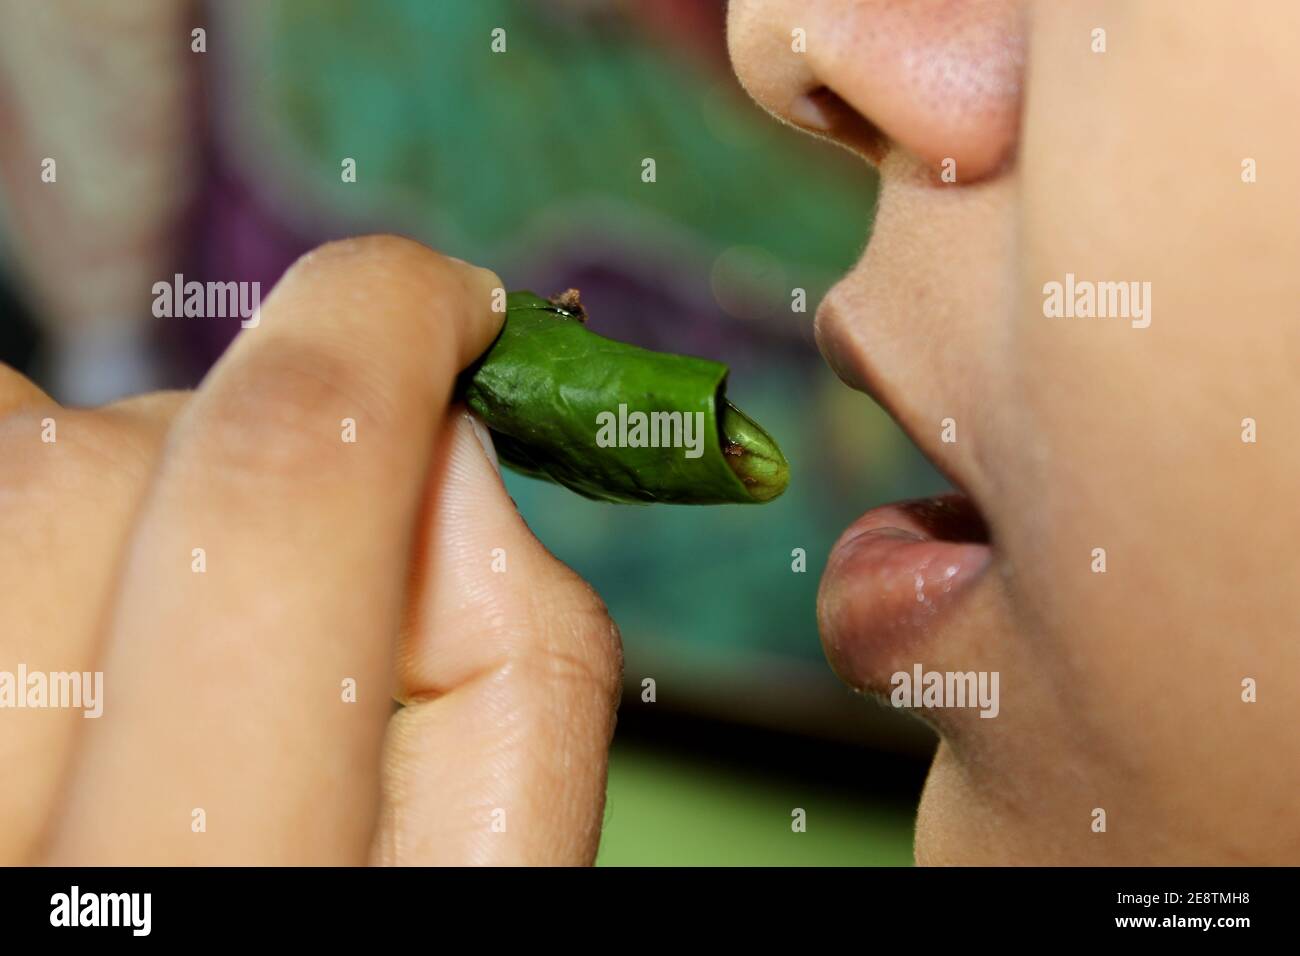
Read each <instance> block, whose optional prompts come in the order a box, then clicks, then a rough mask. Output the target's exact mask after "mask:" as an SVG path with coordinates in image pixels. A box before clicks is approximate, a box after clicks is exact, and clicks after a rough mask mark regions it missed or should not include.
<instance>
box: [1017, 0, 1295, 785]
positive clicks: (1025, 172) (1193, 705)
mask: <svg viewBox="0 0 1300 956" xmlns="http://www.w3.org/2000/svg"><path fill="white" fill-rule="evenodd" d="M1156 8H1159V9H1156ZM1188 16H1190V15H1184V16H1182V17H1180V16H1178V12H1177V10H1176V8H1173V7H1172V6H1171V7H1164V6H1163V5H1152V8H1151V9H1144V10H1142V11H1141V12H1140V13H1139V12H1138V10H1136V9H1135V8H1132V7H1127V6H1112V7H1111V8H1110V9H1109V11H1108V12H1107V11H1105V10H1103V11H1101V12H1098V11H1097V10H1095V9H1088V10H1084V11H1083V12H1079V13H1076V12H1075V11H1074V10H1073V9H1072V8H1069V7H1066V6H1065V5H1061V6H1059V7H1058V6H1055V5H1048V4H1045V5H1042V7H1040V14H1039V16H1038V17H1037V18H1036V20H1035V34H1034V36H1033V37H1032V41H1031V50H1033V51H1035V52H1034V55H1033V57H1032V60H1031V64H1030V75H1031V77H1032V81H1031V84H1030V88H1029V95H1028V99H1027V102H1026V109H1025V117H1024V127H1023V133H1022V146H1021V152H1020V157H1019V176H1020V182H1021V195H1020V209H1021V215H1020V226H1019V244H1020V250H1019V253H1018V258H1019V262H1020V263H1021V267H1022V271H1021V274H1020V275H1019V277H1018V293H1017V298H1018V303H1019V308H1018V311H1017V315H1016V317H1015V319H1014V321H1013V323H1012V326H1011V342H1010V343H1009V352H1008V355H1009V359H1008V363H1009V372H1008V379H1007V381H1008V388H1009V390H1010V395H1009V400H1008V401H1006V402H1005V403H1004V411H1005V412H1006V417H1005V419H1004V424H1003V425H1002V426H1000V427H999V429H998V430H997V431H996V433H995V437H994V441H995V442H996V443H997V452H998V454H999V455H1000V456H1003V457H1004V458H1005V465H1004V467H1003V471H1002V475H1003V479H1004V482H1005V489H1006V490H1005V494H1004V496H1003V500H1004V502H1011V503H1012V504H1013V505H1014V509H1013V510H1012V511H1011V513H1010V514H1009V515H1008V520H1007V521H1006V523H1005V529H1004V530H1005V533H1004V540H1003V542H1002V544H1003V545H1004V546H1005V549H1006V552H1007V554H1008V557H1009V560H1010V562H1011V564H1012V566H1013V568H1014V574H1015V577H1016V585H1017V586H1016V589H1015V590H1016V594H1017V599H1018V609H1019V611H1020V612H1021V613H1022V615H1023V620H1022V622H1021V624H1022V626H1023V627H1024V629H1025V630H1026V632H1027V633H1028V634H1030V635H1031V636H1033V637H1035V639H1041V640H1043V641H1045V642H1047V643H1048V644H1049V645H1050V646H1051V647H1052V648H1053V659H1054V661H1055V662H1056V666H1057V667H1058V673H1056V674H1055V675H1052V679H1053V680H1055V681H1057V682H1059V683H1060V684H1061V685H1062V686H1065V685H1067V684H1068V685H1069V686H1071V687H1074V688H1076V689H1079V690H1080V691H1081V692H1082V693H1083V694H1084V695H1086V696H1085V697H1084V699H1086V700H1088V701H1089V702H1090V707H1091V710H1092V711H1093V714H1094V717H1095V719H1096V720H1097V721H1098V722H1099V723H1100V724H1101V725H1102V729H1105V727H1106V726H1110V727H1111V729H1112V730H1116V731H1117V732H1116V734H1115V735H1114V738H1113V739H1111V740H1108V741H1106V742H1105V746H1114V747H1115V748H1117V749H1126V750H1129V751H1132V752H1139V751H1142V750H1144V749H1145V750H1147V752H1148V755H1149V756H1150V758H1151V760H1150V763H1149V764H1148V766H1151V767H1152V768H1153V772H1160V771H1161V768H1162V766H1163V767H1164V769H1169V768H1170V767H1172V766H1173V765H1174V764H1175V763H1179V764H1182V765H1184V766H1188V767H1190V766H1197V765H1204V764H1203V762H1202V759H1201V758H1207V759H1214V760H1216V761H1217V762H1219V763H1220V764H1221V763H1222V761H1223V759H1224V758H1223V754H1222V752H1221V751H1217V750H1215V749H1214V746H1215V742H1220V743H1221V742H1222V741H1221V739H1220V736H1221V735H1220V734H1219V733H1218V732H1217V730H1216V728H1222V727H1224V726H1232V725H1233V723H1232V722H1233V721H1237V720H1239V719H1240V713H1241V709H1240V706H1239V702H1238V700H1237V694H1236V693H1235V692H1234V690H1233V689H1234V688H1235V687H1236V686H1237V684H1238V682H1239V680H1240V677H1241V675H1242V674H1244V673H1248V672H1249V671H1250V669H1251V668H1257V669H1263V670H1265V671H1270V672H1276V670H1277V664H1278V657H1277V656H1276V655H1279V654H1283V653H1288V654H1292V655H1293V654H1294V652H1290V651H1284V648H1287V647H1289V646H1292V645H1293V644H1294V639H1293V638H1287V637H1286V635H1285V633H1284V631H1285V627H1284V622H1287V621H1292V622H1293V621H1294V620H1296V619H1300V602H1298V601H1297V599H1296V598H1294V597H1291V596H1289V595H1284V594H1281V593H1279V590H1280V589H1279V588H1278V587H1276V581H1277V580H1279V577H1278V575H1279V572H1280V571H1281V572H1282V573H1285V574H1289V575H1292V576H1294V575H1295V573H1296V572H1297V570H1298V567H1297V566H1298V564H1300V559H1297V557H1296V549H1295V547H1294V544H1293V542H1294V537H1295V534H1296V533H1297V531H1298V530H1300V528H1297V525H1298V524H1300V522H1298V521H1297V519H1296V517H1295V514H1294V510H1293V509H1287V510H1286V513H1285V514H1279V513H1278V509H1277V507H1276V504H1275V503H1276V502H1278V501H1281V500H1290V498H1291V497H1292V494H1293V493H1292V492H1291V491H1288V490H1287V489H1288V485H1289V483H1290V482H1292V481H1293V476H1294V474H1296V473H1297V470H1298V469H1300V459H1298V458H1297V451H1296V447H1297V443H1296V442H1295V441H1294V440H1291V439H1288V440H1285V441H1283V440H1281V439H1282V435H1280V434H1278V433H1277V432H1275V433H1274V438H1275V439H1277V441H1275V442H1274V443H1273V444H1272V446H1271V447H1268V448H1264V447H1261V446H1260V445H1258V444H1256V445H1251V444H1247V443H1245V442H1243V441H1242V434H1243V429H1242V421H1243V419H1244V418H1247V417H1250V418H1254V419H1257V420H1258V421H1261V422H1262V421H1263V420H1264V419H1268V420H1270V421H1272V422H1274V424H1275V427H1279V428H1281V429H1283V430H1286V429H1287V428H1288V427H1291V428H1293V427H1294V426H1293V425H1291V424H1290V423H1291V422H1292V421H1293V419H1294V408H1295V402H1296V385H1295V376H1294V371H1293V368H1294V361H1295V358H1294V356H1295V353H1294V352H1292V353H1291V354H1290V356H1288V354H1287V351H1288V350H1287V348H1286V346H1285V342H1286V341H1287V338H1288V336H1289V335H1291V334H1292V333H1291V332H1290V331H1289V328H1290V326H1289V325H1287V324H1286V322H1285V321H1284V320H1283V316H1284V315H1286V314H1290V315H1292V316H1293V315H1294V302H1295V301H1296V299H1297V297H1298V296H1300V289H1298V288H1297V280H1296V278H1295V276H1296V270H1295V269H1294V261H1295V260H1296V257H1297V252H1298V250H1297V249H1296V240H1295V236H1294V233H1295V228H1294V222H1290V223H1289V224H1288V223H1287V222H1285V221H1284V218H1285V214H1284V213H1282V212H1281V210H1282V209H1287V210H1294V209H1296V208H1300V195H1298V193H1300V190H1298V189H1297V186H1296V185H1295V184H1294V183H1293V182H1288V183H1286V184H1282V183H1279V184H1278V185H1277V186H1276V188H1274V190H1273V192H1272V194H1271V195H1270V197H1269V198H1268V199H1267V201H1262V200H1261V199H1260V198H1259V197H1260V194H1259V193H1253V192H1250V191H1249V190H1250V188H1251V187H1248V186H1245V185H1243V183H1242V181H1241V177H1240V170H1241V167H1240V162H1241V156H1240V155H1239V154H1240V153H1241V151H1242V147H1241V144H1242V143H1243V142H1249V143H1251V144H1252V149H1257V150H1259V151H1261V152H1263V151H1269V152H1273V151H1277V154H1278V155H1283V154H1285V155H1294V154H1295V151H1296V149H1297V146H1298V145H1300V144H1298V143H1297V142H1296V139H1297V137H1296V134H1295V133H1294V132H1293V131H1292V130H1291V129H1290V127H1288V125H1287V124H1285V123H1278V122H1277V119H1276V117H1273V118H1272V119H1268V118H1267V117H1265V116H1262V115H1257V114H1256V109H1257V108H1256V107H1255V106H1252V105H1251V103H1252V102H1253V101H1257V100H1258V99H1259V98H1260V91H1261V89H1262V87H1260V86H1259V85H1258V84H1257V83H1256V82H1255V81H1256V79H1258V77H1255V76H1253V74H1258V73H1259V69H1258V68H1253V67H1252V66H1251V65H1250V64H1251V57H1252V56H1258V53H1255V54H1251V53H1250V52H1249V51H1248V50H1246V49H1244V48H1243V49H1241V50H1235V51H1234V50H1233V47H1232V42H1233V41H1231V40H1226V41H1219V40H1215V39H1214V35H1215V34H1216V32H1217V31H1222V32H1219V33H1218V35H1219V36H1231V35H1234V34H1233V31H1231V30H1229V29H1228V27H1227V25H1226V24H1218V25H1217V26H1216V25H1214V24H1208V25H1207V24H1204V23H1200V22H1197V23H1195V24H1191V25H1189V21H1188V19H1187V17H1188ZM1100 22H1104V23H1105V24H1106V25H1107V28H1108V46H1109V49H1108V51H1107V52H1106V53H1104V54H1096V53H1093V52H1092V50H1091V49H1090V45H1089V42H1088V38H1089V36H1090V33H1091V30H1092V28H1093V27H1094V26H1095V25H1096V23H1100ZM1252 29H1253V27H1252ZM1189 30H1194V31H1195V34H1196V35H1195V36H1192V35H1189V32H1188V31H1189ZM1260 35H1265V34H1263V33H1261V34H1260ZM1189 50H1191V51H1192V52H1189ZM1192 55H1195V56H1198V57H1201V56H1204V57H1208V58H1209V59H1211V60H1214V61H1216V62H1218V61H1220V60H1222V61H1225V62H1222V63H1220V64H1219V65H1220V66H1221V67H1222V69H1216V70H1214V71H1208V70H1198V71H1196V76H1195V77H1191V78H1189V79H1188V81H1187V84H1183V85H1180V87H1179V88H1178V89H1177V90H1175V89H1174V88H1173V87H1171V86H1170V84H1168V83H1165V82H1162V81H1161V80H1160V79H1159V78H1160V77H1166V76H1171V75H1175V74H1178V75H1183V74H1184V73H1185V65H1184V61H1185V60H1186V59H1187V58H1188V57H1189V56H1192ZM1202 76H1204V79H1201V78H1200V77H1202ZM1225 77H1227V78H1229V79H1227V80H1225ZM1232 77H1240V78H1243V79H1241V81H1240V83H1239V84H1238V85H1236V86H1234V81H1233V80H1232V79H1231V78H1232ZM1225 87H1226V88H1225ZM1265 99H1267V97H1265ZM1274 105H1275V106H1276V105H1277V104H1276V102H1275V103H1274ZM1243 112H1245V113H1246V114H1255V115H1247V117H1246V118H1244V119H1243V118H1242V115H1241V114H1242V113H1243ZM1207 115H1212V116H1214V117H1215V118H1216V119H1215V124H1214V126H1213V127H1209V128H1207V125H1206V123H1205V117H1206V116H1207ZM1238 126H1240V128H1237V127H1238ZM1248 127H1249V128H1248ZM1273 204H1276V206H1277V209H1276V210H1275V209H1273V208H1272V206H1273ZM1288 263H1289V264H1288ZM1069 276H1073V277H1074V280H1073V281H1074V283H1075V286H1074V288H1075V295H1074V296H1073V297H1072V298H1073V302H1074V306H1075V308H1074V311H1075V312H1076V313H1077V312H1080V311H1086V310H1087V308H1088V306H1087V304H1086V303H1087V293H1086V290H1083V289H1082V286H1081V285H1080V284H1081V283H1091V284H1093V285H1094V290H1093V291H1094V293H1096V294H1095V295H1094V298H1093V305H1092V310H1093V312H1094V313H1098V312H1101V311H1102V308H1101V301H1102V296H1101V292H1100V285H1099V284H1100V283H1124V284H1127V285H1128V287H1129V291H1130V293H1131V294H1134V295H1137V294H1140V295H1141V305H1140V306H1139V305H1138V300H1136V299H1131V300H1130V303H1129V306H1128V309H1127V311H1123V309H1122V306H1123V300H1122V298H1119V299H1117V300H1115V301H1116V303H1117V304H1118V305H1119V306H1120V307H1121V312H1122V314H1121V315H1119V316H1115V317H1102V316H1100V315H1097V314H1094V315H1093V317H1082V316H1079V315H1075V316H1070V315H1069V314H1068V313H1067V315H1066V316H1065V317H1048V316H1047V315H1045V314H1044V307H1045V303H1046V304H1048V307H1049V308H1051V307H1052V303H1051V302H1049V295H1048V294H1046V293H1045V291H1044V286H1045V284H1048V283H1059V284H1060V286H1061V290H1062V300H1063V304H1064V305H1065V306H1066V307H1067V308H1068V307H1069V304H1070V299H1071V297H1070V296H1068V294H1067V293H1066V290H1068V289H1069V287H1070V280H1069V278H1068V277H1069ZM1135 283H1136V285H1134V284H1135ZM1139 290H1140V292H1139ZM1288 310H1289V312H1288ZM1142 312H1145V314H1141V313H1142ZM1147 323H1149V324H1147ZM1144 325H1145V327H1142V326H1144ZM1288 475H1290V476H1291V477H1290V478H1288ZM1279 556H1285V557H1282V558H1279ZM1103 561H1104V562H1105V564H1104V567H1105V570H1104V572H1103V571H1102V570H1101V567H1102V563H1101V562H1103ZM1246 622H1249V629H1250V631H1251V634H1252V639H1251V640H1250V641H1249V642H1236V641H1232V640H1230V638H1231V636H1232V635H1235V634H1239V633H1240V632H1241V629H1242V627H1243V626H1244V625H1245V623H1246ZM1288 641H1289V642H1290V643H1288ZM1270 654H1273V655H1274V656H1272V657H1270ZM1161 687H1163V688H1168V689H1169V692H1168V693H1167V694H1165V695H1164V696H1162V698H1161V700H1162V703H1161V706H1159V707H1146V706H1143V705H1142V704H1141V703H1140V702H1141V701H1142V700H1145V699H1149V698H1150V696H1151V695H1152V694H1153V693H1154V692H1155V691H1154V689H1155V688H1161ZM1210 688H1217V691H1216V692H1215V693H1213V694H1212V695H1210V696H1211V700H1210V703H1208V704H1207V703H1206V697H1205V695H1204V694H1202V693H1201V692H1200V691H1202V690H1206V689H1210ZM1119 728H1127V729H1126V730H1125V731H1124V733H1123V734H1120V733H1118V729H1119ZM1189 731H1190V732H1191V734H1190V738H1191V739H1190V740H1189ZM1227 749H1229V750H1231V749H1232V748H1230V747H1229V748H1227ZM1237 749H1238V750H1239V751H1240V748H1237ZM1199 751H1204V752H1203V753H1200V752H1199ZM1252 753H1258V750H1257V749H1255V748H1248V749H1246V750H1245V751H1242V752H1241V753H1240V759H1241V760H1243V761H1244V760H1248V759H1249V757H1248V755H1249V754H1252ZM1216 754H1217V756H1215V755H1216ZM1171 772H1172V771H1171Z"/></svg>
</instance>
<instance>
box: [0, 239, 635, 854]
mask: <svg viewBox="0 0 1300 956" xmlns="http://www.w3.org/2000/svg"><path fill="white" fill-rule="evenodd" d="M500 287H501V282H500V280H499V279H498V278H497V276H496V275H494V274H493V273H491V272H489V271H487V270H483V269H477V268H475V267H473V266H469V265H466V264H464V263H461V262H459V261H458V260H452V259H447V258H444V257H442V256H440V255H438V254H436V253H434V252H432V251H430V250H428V249H426V248H425V247H423V246H421V245H419V244H417V243H414V242H411V241H409V240H405V239H398V238H395V237H385V236H377V237H369V238H364V239H355V240H347V241H344V242H339V243H331V244H329V245H327V246H324V247H322V248H321V249H318V250H316V251H315V252H313V253H310V254H308V255H307V256H305V257H304V258H303V259H301V260H300V261H299V262H298V263H297V264H296V265H295V266H294V267H293V268H292V269H290V270H289V272H288V273H286V275H285V277H284V278H283V279H282V280H281V281H280V283H279V284H278V285H277V286H276V288H275V290H274V291H273V292H272V294H271V295H270V297H269V298H268V299H267V300H266V302H265V304H264V306H263V310H262V319H261V322H260V323H259V324H258V325H257V326H256V327H254V328H249V329H246V330H245V331H244V332H243V333H242V335H241V336H240V337H239V338H238V339H237V340H236V341H235V343H234V344H233V345H232V346H231V348H230V349H229V350H228V351H227V353H226V355H225V356H224V357H223V358H222V359H221V361H220V362H219V363H218V364H217V365H216V366H215V367H214V369H213V370H212V371H211V372H210V373H209V374H208V376H207V377H206V378H205V379H204V381H203V383H202V384H201V385H200V387H199V388H198V389H197V390H196V391H195V392H193V393H180V392H165V393H154V394H151V395H145V396H142V397H138V398H133V399H129V400H126V401H122V402H119V403H116V404H114V405H110V406H108V407H105V408H101V409H94V410H87V409H65V408H60V407H58V406H57V405H56V404H55V403H54V402H52V401H51V400H50V399H49V398H48V397H47V396H45V395H44V394H43V393H42V392H41V391H40V390H39V389H37V388H36V387H35V386H34V385H33V384H32V383H30V382H29V381H27V380H26V379H24V378H23V377H22V376H20V375H19V374H17V373H16V372H14V371H13V370H12V369H9V368H7V367H6V366H3V365H0V461H3V463H4V467H3V468H2V469H0V527H3V528H4V529H5V533H4V536H3V539H0V580H2V581H3V582H4V603H3V605H2V606H0V670H7V671H10V672H14V671H16V669H17V666H18V665H19V664H20V663H21V664H25V665H26V667H27V670H28V672H29V673H31V672H52V671H58V672H68V671H96V670H102V671H103V673H104V679H103V684H104V698H103V705H102V709H103V712H102V716H100V717H98V718H96V719H85V718H83V716H82V712H81V711H80V710H73V709H10V708H6V709H4V710H0V724H2V726H3V733H0V765H2V766H4V767H6V768H7V770H8V772H7V773H6V774H5V777H4V785H3V786H0V820H3V821H4V825H3V826H0V864H18V863H66V864H77V865H94V864H198V863H203V864H285V863H292V864H357V863H365V862H368V861H369V862H376V863H396V864H435V863H437V864H442V863H451V864H469V863H496V864H515V863H521V864H522V863H560V864H564V863H569V864H578V863H590V862H591V861H592V860H593V859H594V857H595V852H596V846H597V840H598V835H599V828H600V821H601V811H602V807H603V801H604V788H605V766H606V754H607V748H608V744H609V740H610V737H611V734H612V732H613V721H614V708H615V704H616V701H617V696H618V688H619V677H620V670H621V666H620V665H621V658H620V652H619V643H618V637H617V632H616V630H615V629H614V626H613V624H612V623H611V622H610V619H609V617H608V615H607V613H606V611H605V608H604V605H603V604H602V603H601V601H600V599H599V598H598V597H597V596H596V595H595V594H594V592H593V591H592V590H591V588H590V587H588V586H587V585H586V584H585V583H583V582H582V581H581V580H580V579H579V578H578V577H577V575H575V574H574V573H573V572H572V571H570V570H569V569H568V568H566V567H565V566H564V565H562V564H561V563H560V562H558V561H557V560H556V559H555V558H553V557H552V556H551V555H550V554H549V553H547V552H546V550H545V549H544V548H543V547H542V546H541V545H540V544H539V543H538V542H537V541H536V539H535V538H533V537H532V535H531V534H530V533H529V531H528V529H527V528H526V526H525V525H524V523H523V520H522V519H521V518H520V516H519V514H518V513H517V512H516V511H515V509H514V506H513V504H512V502H511V501H510V498H509V496H508V495H507V494H506V491H505V488H504V486H503V485H502V483H501V480H500V476H499V474H498V473H497V472H496V471H495V470H494V460H493V459H492V458H490V457H489V455H488V454H485V450H488V449H490V442H489V443H487V444H486V445H485V444H481V443H480V441H479V440H478V439H477V438H476V434H475V429H474V427H473V426H472V424H471V423H470V421H469V419H468V418H467V417H466V416H465V413H464V412H463V410H461V409H457V408H455V407H449V402H450V398H451V394H452V388H453V383H454V379H455V376H456V374H457V373H458V372H459V371H460V370H461V369H463V368H465V367H466V366H467V365H468V364H469V363H470V362H472V361H473V360H474V359H475V358H477V357H478V356H479V355H480V354H482V352H483V351H484V350H485V349H486V348H487V347H488V345H489V344H490V343H491V341H492V339H493V337H494V336H495V335H496V333H497V331H498V330H499V329H500V325H501V321H502V315H501V314H500V313H497V312H493V311H492V309H491V301H492V292H493V290H494V289H499V288H500ZM345 419H352V420H353V421H354V422H355V429H356V430H355V441H354V442H349V441H345V440H344V428H345V423H344V420H345ZM50 422H52V423H53V428H54V431H53V433H52V434H53V437H54V438H55V439H56V440H55V441H53V442H50V441H48V440H45V436H47V435H49V434H50V432H49V431H48V429H49V427H50ZM483 434H484V435H486V430H484V431H483ZM196 548H202V549H203V570H202V573H198V572H196V557H195V554H194V549H196ZM496 549H500V552H499V553H498V552H497V550H496ZM498 557H499V558H503V559H504V568H503V571H502V573H497V571H496V569H494V563H496V562H495V561H494V559H496V558H498ZM497 567H498V568H500V567H501V565H500V564H499V563H498V564H497ZM349 680H350V681H354V682H355V684H354V685H353V686H354V687H355V700H354V702H353V701H349V700H348V699H346V695H345V682H346V681H349ZM394 696H396V697H397V699H398V700H400V701H402V702H403V703H404V704H405V706H404V707H403V708H402V709H401V710H400V711H399V712H398V713H396V714H394V712H393V710H394V705H393V699H394ZM196 810H201V811H203V816H202V822H203V827H202V828H199V827H198V821H199V819H200V818H199V817H197V816H196V814H195V811H196Z"/></svg>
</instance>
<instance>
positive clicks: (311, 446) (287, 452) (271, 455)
mask: <svg viewBox="0 0 1300 956" xmlns="http://www.w3.org/2000/svg"><path fill="white" fill-rule="evenodd" d="M247 361H248V362H249V363H250V367H248V368H246V369H245V370H243V374H241V375H240V376H239V377H238V379H237V381H232V382H228V383H226V387H224V388H223V389H222V390H221V391H220V393H218V394H216V395H214V396H210V397H209V398H210V400H209V401H208V402H207V403H206V404H205V405H204V407H203V408H202V409H196V412H195V415H196V417H195V419H194V420H192V421H190V422H188V426H189V428H191V429H192V430H193V434H194V436H195V445H194V447H195V449H196V452H195V454H196V457H197V458H198V460H199V464H200V465H201V466H202V467H203V468H205V469H210V468H212V467H214V466H215V467H217V468H218V469H219V470H220V473H221V474H223V475H228V476H240V475H244V476H249V477H252V478H255V479H257V480H259V481H260V480H267V479H271V480H274V479H276V478H283V479H286V480H289V481H310V480H313V479H321V478H328V477H329V476H331V475H334V474H336V473H338V472H339V471H340V470H346V471H347V472H348V473H349V474H355V469H356V468H357V467H364V466H365V465H366V463H367V462H370V461H372V458H373V456H368V455H354V454H351V453H350V448H351V445H352V444H354V443H355V442H354V441H353V440H352V439H354V438H355V437H356V435H358V434H360V433H361V430H363V429H364V430H368V431H370V432H371V433H382V432H383V431H386V430H387V428H388V427H389V425H390V424H391V422H392V420H393V418H394V417H395V410H394V405H395V401H394V397H393V394H392V388H391V386H390V385H389V384H388V383H387V382H386V381H385V380H384V377H383V375H382V373H379V372H378V371H377V370H373V369H371V368H370V367H369V366H367V365H366V363H364V362H354V361H352V360H351V359H350V358H349V357H347V356H345V355H343V354H341V353H340V352H339V351H338V350H336V349H333V348H328V347H323V346H321V345H310V344H309V345H303V346H302V347H295V348H293V349H281V350H278V351H276V352H275V353H274V354H271V353H265V354H257V355H254V356H251V357H249V358H248V360H247ZM375 465H376V467H379V466H381V463H378V462H376V463H375Z"/></svg>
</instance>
